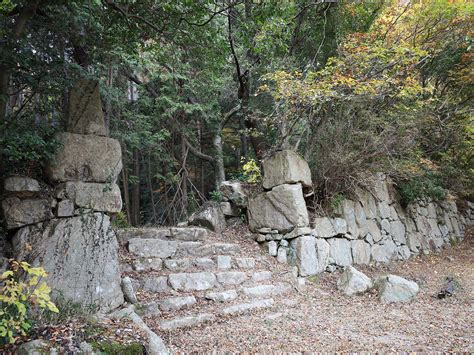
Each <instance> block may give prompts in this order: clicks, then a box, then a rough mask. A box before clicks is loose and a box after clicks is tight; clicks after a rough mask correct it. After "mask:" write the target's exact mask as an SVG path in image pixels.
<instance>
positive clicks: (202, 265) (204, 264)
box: [193, 258, 216, 270]
mask: <svg viewBox="0 0 474 355" xmlns="http://www.w3.org/2000/svg"><path fill="white" fill-rule="evenodd" d="M193 265H194V266H195V267H196V268H197V269H199V270H210V269H214V268H215V267H216V263H215V262H214V261H213V260H212V259H209V258H197V259H194V261H193Z"/></svg>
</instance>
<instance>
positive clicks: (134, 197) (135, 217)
mask: <svg viewBox="0 0 474 355" xmlns="http://www.w3.org/2000/svg"><path fill="white" fill-rule="evenodd" d="M133 176H134V177H135V181H134V184H133V186H132V194H131V198H130V210H131V213H130V214H131V217H132V219H131V221H132V225H134V226H138V225H140V151H139V150H138V149H136V148H135V149H134V150H133Z"/></svg>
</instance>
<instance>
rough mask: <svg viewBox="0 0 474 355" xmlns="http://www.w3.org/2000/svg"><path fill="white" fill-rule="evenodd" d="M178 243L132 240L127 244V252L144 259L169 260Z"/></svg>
mask: <svg viewBox="0 0 474 355" xmlns="http://www.w3.org/2000/svg"><path fill="white" fill-rule="evenodd" d="M177 248H178V243H177V242H175V241H167V240H162V239H142V238H134V239H130V241H129V242H128V251H129V252H130V253H132V254H135V255H137V256H141V257H145V258H150V257H151V258H162V259H164V258H169V257H171V256H173V255H174V254H175V253H176V250H177Z"/></svg>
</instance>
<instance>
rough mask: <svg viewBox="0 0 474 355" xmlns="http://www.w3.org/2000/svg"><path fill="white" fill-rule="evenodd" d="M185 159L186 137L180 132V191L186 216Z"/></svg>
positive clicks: (186, 172)
mask: <svg viewBox="0 0 474 355" xmlns="http://www.w3.org/2000/svg"><path fill="white" fill-rule="evenodd" d="M186 159H187V149H186V137H185V136H184V133H182V134H181V193H182V200H183V212H184V214H185V216H186V217H188V207H189V201H188V171H187V170H186Z"/></svg>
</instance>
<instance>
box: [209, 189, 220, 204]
mask: <svg viewBox="0 0 474 355" xmlns="http://www.w3.org/2000/svg"><path fill="white" fill-rule="evenodd" d="M209 195H210V196H211V200H212V201H216V202H221V201H222V192H220V191H217V190H214V191H211V192H210V194H209Z"/></svg>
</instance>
